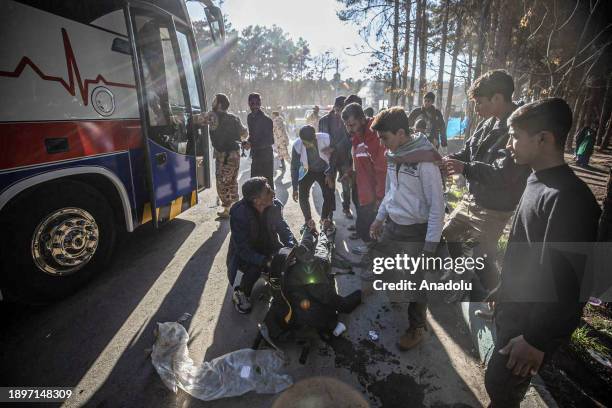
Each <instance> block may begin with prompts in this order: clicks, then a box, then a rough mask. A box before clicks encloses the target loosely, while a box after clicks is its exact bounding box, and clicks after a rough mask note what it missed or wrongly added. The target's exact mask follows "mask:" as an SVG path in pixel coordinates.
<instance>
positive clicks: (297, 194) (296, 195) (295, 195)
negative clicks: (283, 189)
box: [293, 190, 300, 203]
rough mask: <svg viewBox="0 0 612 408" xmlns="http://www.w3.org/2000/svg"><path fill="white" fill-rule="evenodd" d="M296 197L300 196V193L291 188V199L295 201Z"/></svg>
mask: <svg viewBox="0 0 612 408" xmlns="http://www.w3.org/2000/svg"><path fill="white" fill-rule="evenodd" d="M298 198H300V194H299V193H298V191H297V190H293V201H295V202H296V203H297V200H298Z"/></svg>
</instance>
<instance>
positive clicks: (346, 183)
mask: <svg viewBox="0 0 612 408" xmlns="http://www.w3.org/2000/svg"><path fill="white" fill-rule="evenodd" d="M344 173H345V172H343V171H341V172H340V177H342V176H344ZM341 184H342V194H341V197H342V209H343V210H344V211H346V210H350V209H351V181H350V179H345V180H343V181H342V182H341Z"/></svg>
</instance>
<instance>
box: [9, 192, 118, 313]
mask: <svg viewBox="0 0 612 408" xmlns="http://www.w3.org/2000/svg"><path fill="white" fill-rule="evenodd" d="M3 223H5V224H7V225H8V228H6V233H5V234H3V237H2V243H1V245H2V264H3V268H2V269H3V270H4V275H5V276H3V280H5V281H6V287H7V288H8V289H9V291H10V293H11V294H14V295H16V297H17V298H18V299H20V300H23V301H26V302H45V301H50V300H55V299H59V298H61V297H64V296H67V295H69V294H70V293H72V292H74V291H75V290H76V289H78V288H79V287H80V286H81V285H83V284H84V283H85V282H87V281H88V280H89V279H90V278H92V277H93V276H95V275H96V274H97V273H98V272H99V271H101V269H102V268H103V267H104V265H105V263H106V261H107V260H108V259H109V258H110V255H111V253H112V250H113V246H114V243H115V237H116V225H115V222H114V217H113V212H112V209H111V207H110V205H109V204H108V201H107V200H106V198H105V197H104V196H103V195H102V194H100V193H99V192H98V191H97V190H96V189H94V188H92V187H90V186H89V185H87V184H84V183H81V182H79V181H73V180H62V181H57V182H54V183H52V184H51V185H48V186H45V187H42V188H39V189H37V190H35V191H32V192H30V193H27V194H25V195H24V196H23V197H21V198H20V199H18V201H17V202H15V203H13V204H12V205H11V208H10V209H9V211H8V213H7V214H6V218H5V222H3ZM3 286H4V285H3Z"/></svg>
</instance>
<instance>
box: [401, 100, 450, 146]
mask: <svg viewBox="0 0 612 408" xmlns="http://www.w3.org/2000/svg"><path fill="white" fill-rule="evenodd" d="M435 100H436V95H435V94H434V93H433V92H427V93H426V94H425V97H424V98H423V106H419V107H417V108H414V109H413V110H412V112H410V115H409V116H408V121H409V122H410V126H414V124H415V123H416V122H417V121H418V120H424V121H425V124H426V131H425V132H424V133H425V134H426V135H427V138H428V139H429V141H430V142H431V143H432V144H433V145H434V146H435V147H436V149H439V148H440V146H442V147H444V148H445V147H446V124H445V123H444V116H442V112H440V110H439V109H438V108H436V107H435V106H434V102H435Z"/></svg>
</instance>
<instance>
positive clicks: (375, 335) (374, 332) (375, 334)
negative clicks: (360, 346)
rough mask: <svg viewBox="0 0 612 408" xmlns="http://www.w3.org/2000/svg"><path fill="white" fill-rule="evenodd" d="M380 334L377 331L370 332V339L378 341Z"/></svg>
mask: <svg viewBox="0 0 612 408" xmlns="http://www.w3.org/2000/svg"><path fill="white" fill-rule="evenodd" d="M378 337H379V336H378V332H377V331H376V330H370V331H369V332H368V338H369V339H370V340H372V341H378Z"/></svg>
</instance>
